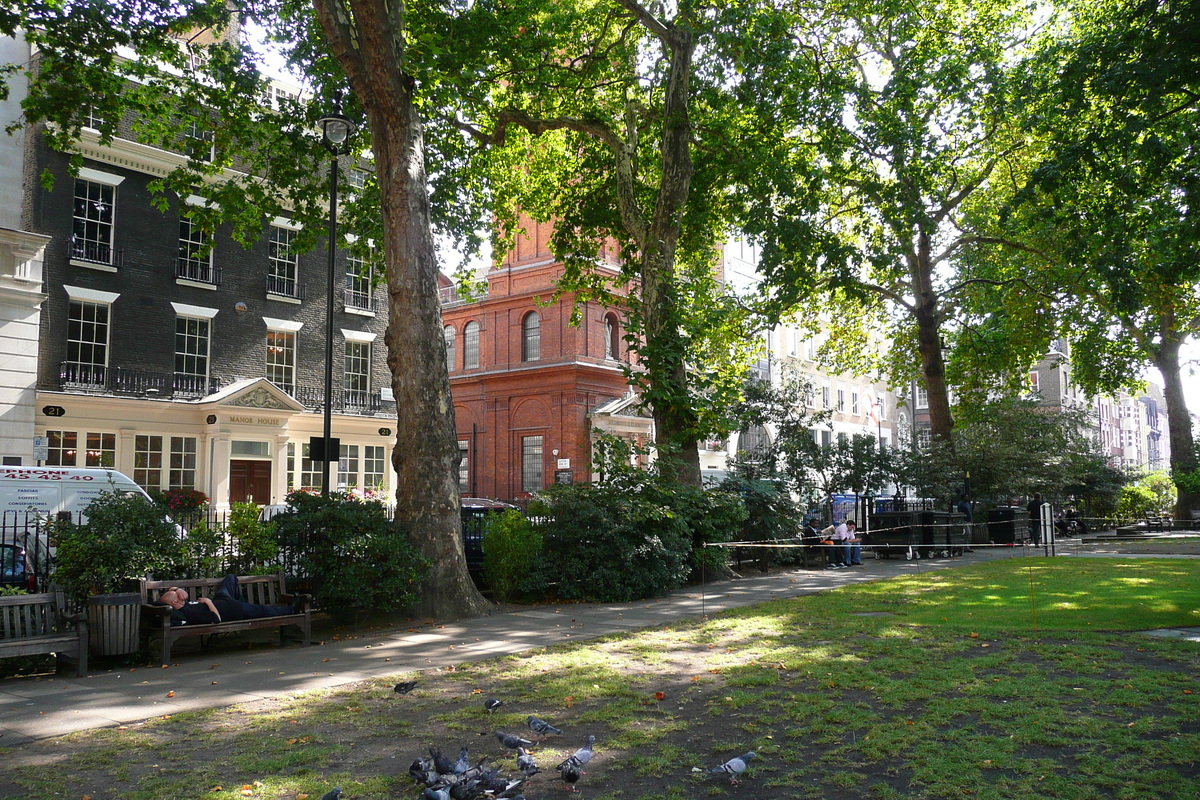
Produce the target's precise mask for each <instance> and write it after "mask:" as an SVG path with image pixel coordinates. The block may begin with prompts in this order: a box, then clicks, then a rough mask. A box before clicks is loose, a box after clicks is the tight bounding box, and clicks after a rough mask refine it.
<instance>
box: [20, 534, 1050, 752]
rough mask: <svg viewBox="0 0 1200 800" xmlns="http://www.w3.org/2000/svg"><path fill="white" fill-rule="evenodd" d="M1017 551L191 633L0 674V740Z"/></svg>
mask: <svg viewBox="0 0 1200 800" xmlns="http://www.w3.org/2000/svg"><path fill="white" fill-rule="evenodd" d="M1027 554H1035V553H1033V551H1029V550H1026V549H1024V548H1011V547H1009V548H986V549H985V548H976V549H975V550H974V551H973V552H970V553H967V554H965V555H964V556H962V557H958V558H953V559H933V560H921V561H906V560H904V559H898V558H897V559H882V560H879V559H872V558H867V559H866V560H865V561H864V565H863V566H861V567H853V568H850V569H840V570H803V569H793V570H788V571H785V572H780V573H776V574H771V575H759V574H757V573H754V572H750V571H747V573H746V577H742V578H736V579H733V580H728V581H720V582H714V583H709V584H706V585H704V586H701V587H688V588H686V589H683V590H681V591H678V592H675V593H673V594H671V595H668V596H666V597H661V598H656V599H653V600H646V601H638V602H632V603H580V604H568V605H543V606H528V607H522V608H521V609H520V610H517V611H508V612H498V613H494V614H491V615H489V616H483V617H478V618H474V619H465V620H455V621H448V622H444V623H430V622H426V623H416V624H413V626H412V627H408V628H399V627H398V628H395V629H389V630H386V631H368V632H365V633H362V634H355V635H353V636H351V637H348V638H346V639H343V640H337V639H326V640H325V641H322V642H320V644H317V645H314V646H312V647H303V646H299V645H294V646H283V647H279V646H266V647H263V646H261V645H259V646H256V647H255V648H254V649H251V650H246V649H241V648H239V647H238V646H237V639H236V638H232V639H229V640H226V641H224V642H220V643H219V644H218V645H217V646H216V647H215V648H214V649H210V650H208V651H204V650H201V649H200V648H199V646H198V643H197V642H196V640H194V639H191V640H184V642H181V643H180V644H178V645H176V647H175V653H174V655H175V657H176V658H178V661H177V662H176V663H173V664H171V665H170V666H169V667H136V668H121V669H110V670H106V671H105V670H96V671H94V672H93V673H92V674H89V675H87V676H85V677H83V678H75V677H73V676H68V675H61V674H60V675H57V676H54V677H37V678H11V679H7V680H0V747H13V746H18V745H20V744H21V743H22V742H25V741H29V740H32V739H42V738H46V737H50V736H58V735H61V734H65V733H71V732H73V731H80V730H87V729H91V728H102V727H109V726H115V725H123V724H128V723H132V722H136V721H139V720H143V719H147V718H150V717H155V716H159V715H163V714H175V713H178V712H181V711H189V710H196V709H203V708H216V707H222V706H228V705H233V704H236V703H243V702H253V701H257V700H262V699H264V698H269V697H278V696H281V695H290V694H296V693H299V692H304V691H307V690H311V689H326V688H330V687H334V686H340V685H343V684H348V683H353V682H356V681H363V680H369V679H372V678H380V677H384V676H389V675H395V674H397V673H404V672H412V671H414V670H424V669H435V668H438V667H445V666H449V665H452V664H458V663H462V662H464V661H475V660H480V659H485V658H489V657H492V656H500V655H507V654H509V653H517V652H521V651H523V650H529V649H532V648H538V647H546V646H548V645H553V644H558V643H561V642H573V641H584V640H587V639H591V638H595V637H598V636H604V635H606V634H610V633H619V632H622V631H631V630H636V629H639V628H646V627H652V626H656V625H663V624H666V623H670V622H674V621H677V620H683V619H700V618H703V617H705V616H707V615H710V614H714V613H716V612H718V611H723V610H725V609H729V608H738V607H742V606H749V605H754V604H755V603H761V602H765V601H767V600H774V599H779V598H786V597H795V596H798V595H804V594H811V593H813V592H819V591H824V590H828V589H835V588H838V587H840V586H846V585H849V584H855V583H863V582H866V581H873V580H879V579H881V578H888V577H894V576H897V575H905V574H913V573H919V572H925V571H928V570H931V569H945V568H948V567H954V566H958V565H960V564H963V563H971V562H975V561H981V560H986V559H994V558H1013V557H1021V556H1024V555H1027ZM1036 554H1037V555H1040V554H1041V553H1040V552H1037V553H1036Z"/></svg>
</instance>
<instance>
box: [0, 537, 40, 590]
mask: <svg viewBox="0 0 1200 800" xmlns="http://www.w3.org/2000/svg"><path fill="white" fill-rule="evenodd" d="M0 586H12V587H16V588H18V589H24V590H25V591H27V592H30V593H33V592H35V591H36V590H37V576H36V575H34V572H33V568H32V567H30V565H29V559H28V558H27V557H26V556H25V548H23V547H21V546H20V545H17V544H12V543H0Z"/></svg>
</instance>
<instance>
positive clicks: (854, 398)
mask: <svg viewBox="0 0 1200 800" xmlns="http://www.w3.org/2000/svg"><path fill="white" fill-rule="evenodd" d="M850 413H851V414H854V415H856V416H857V415H858V390H857V389H851V390H850Z"/></svg>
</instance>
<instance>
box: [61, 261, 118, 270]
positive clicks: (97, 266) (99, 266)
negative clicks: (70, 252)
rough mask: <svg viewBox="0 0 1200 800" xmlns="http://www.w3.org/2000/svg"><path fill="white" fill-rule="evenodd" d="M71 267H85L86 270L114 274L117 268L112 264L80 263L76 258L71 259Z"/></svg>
mask: <svg viewBox="0 0 1200 800" xmlns="http://www.w3.org/2000/svg"><path fill="white" fill-rule="evenodd" d="M71 266H72V267H87V268H88V269H95V270H99V271H100V272H116V271H117V268H116V267H114V266H113V265H112V264H99V263H97V262H95V261H80V260H79V259H77V258H72V259H71Z"/></svg>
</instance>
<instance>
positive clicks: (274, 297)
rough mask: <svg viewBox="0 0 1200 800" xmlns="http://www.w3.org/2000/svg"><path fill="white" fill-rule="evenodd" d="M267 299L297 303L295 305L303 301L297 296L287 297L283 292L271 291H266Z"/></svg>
mask: <svg viewBox="0 0 1200 800" xmlns="http://www.w3.org/2000/svg"><path fill="white" fill-rule="evenodd" d="M267 299H268V300H278V301H279V302H281V303H291V304H293V305H297V306H298V305H300V304H301V302H303V301H301V300H300V298H299V297H288V296H287V295H285V294H272V293H271V292H267Z"/></svg>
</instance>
